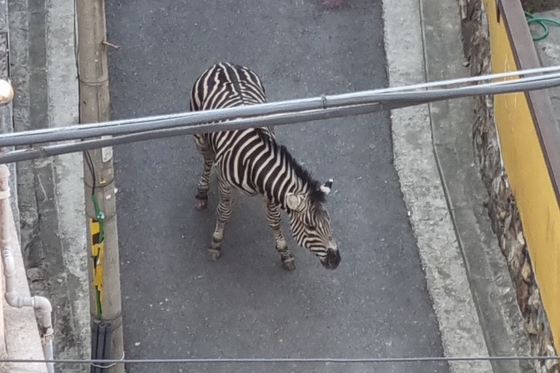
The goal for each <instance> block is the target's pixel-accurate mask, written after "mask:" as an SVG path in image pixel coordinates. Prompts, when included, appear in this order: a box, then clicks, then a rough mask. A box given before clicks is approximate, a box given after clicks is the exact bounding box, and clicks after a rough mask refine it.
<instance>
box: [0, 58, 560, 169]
mask: <svg viewBox="0 0 560 373" xmlns="http://www.w3.org/2000/svg"><path fill="white" fill-rule="evenodd" d="M558 68H559V67H556V68H555V69H558ZM534 70H535V69H533V70H532V71H534ZM528 71H531V70H528ZM508 74H510V73H506V74H497V75H501V76H503V75H508ZM516 74H518V75H527V74H528V72H527V71H518V72H516ZM490 77H492V76H491V75H488V76H486V79H489V78H490ZM453 81H457V80H453ZM461 81H462V80H461ZM449 82H452V81H442V82H439V83H438V84H440V85H443V84H450V83H449ZM427 84H431V83H427ZM558 85H560V73H552V74H547V75H539V76H533V77H524V78H519V79H513V80H504V81H499V82H493V83H486V84H480V85H474V86H466V87H460V88H448V89H435V90H427V91H410V89H411V87H410V86H409V87H403V89H402V90H403V91H402V92H401V91H397V88H389V89H381V90H371V91H362V92H354V93H347V94H341V95H332V96H321V97H318V98H309V99H301V100H289V101H280V102H272V103H266V104H260V105H251V106H243V107H234V108H228V109H220V110H208V111H199V112H187V113H180V114H171V115H163V116H157V117H147V118H140V119H132V120H130V119H129V120H121V121H110V122H103V123H96V124H91V125H79V126H69V127H63V128H54V129H48V130H37V131H26V132H18V133H11V134H4V135H0V147H4V146H6V147H7V146H21V145H31V144H36V143H43V142H56V141H67V140H77V139H83V138H90V137H101V136H110V138H102V139H93V140H85V141H82V142H78V143H70V144H68V143H66V144H58V145H48V146H41V147H36V148H28V149H24V150H15V151H10V152H6V153H4V154H0V163H10V162H17V161H23V160H30V159H35V158H44V157H49V156H53V155H60V154H65V153H73V152H81V151H84V150H90V149H96V148H101V147H107V146H113V145H119V144H124V143H130V142H136V141H145V140H150V139H156V138H164V137H172V136H181V135H188V134H194V133H200V132H213V131H224V130H234V129H244V128H250V127H263V126H277V125H284V124H293V123H301V122H307V121H313V120H322V119H330V118H337V117H343V116H349V115H362V114H367V113H372V112H376V111H381V110H392V109H396V108H402V107H406V106H415V105H421V104H425V103H429V102H433V101H440V100H446V99H452V98H460V97H466V96H474V95H481V94H483V95H486V94H500V93H510V92H516V91H527V90H534V89H544V88H550V87H554V86H558ZM404 89H406V91H404ZM232 118H241V119H234V120H231V119H232ZM223 121H226V122H223ZM219 122H221V123H219Z"/></svg>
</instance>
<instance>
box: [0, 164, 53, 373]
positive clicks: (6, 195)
mask: <svg viewBox="0 0 560 373" xmlns="http://www.w3.org/2000/svg"><path fill="white" fill-rule="evenodd" d="M9 176H10V171H9V170H8V167H7V166H6V165H0V211H1V212H2V216H3V217H4V219H3V220H2V221H0V225H1V229H0V235H1V236H0V250H1V252H2V263H3V265H4V278H5V280H6V283H5V287H6V293H5V295H4V297H5V298H6V302H7V303H8V304H9V305H10V306H12V307H17V308H22V307H33V308H34V309H35V310H36V311H37V313H38V316H39V317H38V319H39V325H41V327H42V334H43V352H44V354H45V359H46V360H53V359H54V354H53V328H52V322H51V314H52V306H51V303H50V302H49V300H48V299H47V298H45V297H40V296H34V297H25V296H23V295H21V294H18V293H17V291H16V289H15V280H14V276H15V274H16V268H15V262H14V253H13V252H12V247H11V242H10V229H9V224H13V222H8V221H7V220H8V218H7V217H8V216H11V214H10V209H11V207H10V187H9V184H8V178H9ZM47 371H48V372H49V373H54V363H47Z"/></svg>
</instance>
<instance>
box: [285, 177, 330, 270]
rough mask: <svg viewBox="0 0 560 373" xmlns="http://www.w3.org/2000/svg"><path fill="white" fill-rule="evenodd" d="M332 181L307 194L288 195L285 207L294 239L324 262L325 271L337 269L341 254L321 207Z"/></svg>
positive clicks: (327, 215) (325, 212) (295, 193)
mask: <svg viewBox="0 0 560 373" xmlns="http://www.w3.org/2000/svg"><path fill="white" fill-rule="evenodd" d="M332 183H333V181H332V179H331V180H329V181H327V182H326V183H325V184H323V185H320V186H318V187H316V188H315V190H311V191H309V192H307V193H299V192H294V193H288V194H287V195H286V206H287V207H288V215H289V216H290V225H291V228H292V233H293V235H294V239H295V241H296V242H297V244H298V245H300V246H303V247H305V248H307V249H309V250H311V252H313V253H314V254H315V255H317V256H318V257H319V259H320V260H321V264H322V265H323V267H325V268H327V269H336V267H338V264H339V263H340V253H339V252H338V247H337V246H336V242H335V241H334V239H333V237H332V233H331V227H330V218H329V214H328V212H327V211H326V210H325V209H324V208H323V206H322V204H323V203H324V202H325V201H326V198H327V195H328V194H329V193H330V191H331V188H332Z"/></svg>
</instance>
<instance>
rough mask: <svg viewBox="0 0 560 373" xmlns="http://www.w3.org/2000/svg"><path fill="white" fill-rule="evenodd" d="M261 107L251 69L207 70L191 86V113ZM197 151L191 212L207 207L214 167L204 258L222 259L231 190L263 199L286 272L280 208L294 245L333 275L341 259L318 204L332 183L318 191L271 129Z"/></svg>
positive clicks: (203, 139)
mask: <svg viewBox="0 0 560 373" xmlns="http://www.w3.org/2000/svg"><path fill="white" fill-rule="evenodd" d="M263 102H266V95H265V90H264V87H263V85H262V82H261V80H260V79H259V77H258V76H257V75H256V74H255V73H254V72H253V71H251V70H250V69H248V68H246V67H242V66H238V65H232V64H229V63H218V64H215V65H214V66H212V67H210V68H209V69H207V70H206V71H205V72H204V73H203V74H202V75H201V76H200V77H199V78H198V79H197V80H196V82H195V83H194V85H193V88H192V93H191V102H190V105H191V110H192V111H198V110H209V109H219V108H227V107H233V106H241V105H253V104H257V103H263ZM194 140H195V143H196V147H197V150H198V152H199V153H200V154H202V156H203V158H204V166H203V171H202V176H201V178H200V181H199V183H198V192H197V195H196V207H197V208H198V209H203V208H205V207H206V205H207V201H208V189H209V181H210V171H211V169H212V166H213V165H214V164H215V165H216V171H217V176H218V192H219V202H218V207H217V222H216V228H215V230H214V233H213V235H212V244H211V247H210V249H209V258H210V259H211V260H217V259H218V258H219V257H220V255H221V242H222V239H223V231H224V226H225V223H226V221H227V220H228V218H229V217H230V215H231V190H232V188H236V189H239V190H242V191H244V192H246V193H248V194H250V195H257V194H260V195H262V197H263V199H264V203H265V210H266V220H267V222H268V224H269V226H270V227H271V229H272V231H273V234H274V239H275V241H276V249H277V250H278V252H279V253H280V256H281V259H282V264H283V267H284V268H285V269H288V270H293V269H295V264H294V258H293V257H292V255H291V254H290V252H289V250H288V246H287V244H286V240H285V239H284V236H283V233H282V230H281V227H280V212H279V210H278V209H279V208H282V209H283V210H285V211H286V212H287V213H288V216H289V218H290V225H291V229H292V233H293V235H294V238H295V240H296V242H297V243H298V244H299V245H301V246H303V247H306V248H308V249H310V250H311V251H312V252H313V253H315V255H317V256H318V257H319V258H320V260H321V263H322V264H323V266H324V267H326V268H329V269H335V268H336V267H337V266H338V264H339V262H340V254H339V251H338V248H337V246H336V243H335V241H334V240H333V238H332V235H331V230H330V225H329V215H328V213H327V212H326V210H325V209H324V208H323V206H322V205H323V203H324V202H325V199H326V197H327V195H328V194H329V192H330V189H331V187H332V180H329V181H327V182H326V183H325V184H323V185H321V184H320V183H319V182H317V181H316V180H314V179H313V178H312V177H311V175H310V174H309V172H307V171H306V170H305V169H303V167H301V166H300V165H299V164H298V163H297V161H296V160H295V159H294V158H293V157H292V156H291V154H290V153H289V151H288V150H287V149H286V148H285V147H284V146H282V145H279V144H278V143H277V142H276V139H275V134H274V130H273V128H266V127H265V128H250V129H245V130H235V131H223V132H214V133H204V134H197V135H194Z"/></svg>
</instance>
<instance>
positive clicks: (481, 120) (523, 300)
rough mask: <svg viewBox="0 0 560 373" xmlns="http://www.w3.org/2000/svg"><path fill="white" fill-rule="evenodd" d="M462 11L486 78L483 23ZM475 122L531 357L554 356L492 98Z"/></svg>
mask: <svg viewBox="0 0 560 373" xmlns="http://www.w3.org/2000/svg"><path fill="white" fill-rule="evenodd" d="M459 1H460V4H461V7H462V9H463V25H462V26H463V38H464V47H465V54H466V56H467V58H468V59H469V63H470V69H471V74H472V75H481V74H489V73H491V71H490V66H491V60H490V59H491V54H490V44H489V37H488V23H487V22H488V21H487V17H486V13H485V12H484V9H483V6H482V2H481V0H459ZM475 102H476V104H475V107H476V122H475V123H474V124H473V144H474V149H475V155H476V159H477V162H478V166H479V167H480V171H481V176H482V179H483V182H484V184H485V186H486V189H487V191H488V196H489V199H488V203H487V208H488V213H489V215H490V218H491V220H492V228H493V230H494V233H495V234H496V236H497V237H498V241H499V245H500V248H501V250H502V253H503V254H504V256H505V257H506V258H507V261H508V264H509V270H510V275H511V277H512V280H513V282H514V284H515V286H516V292H517V301H518V304H519V308H520V311H521V314H522V315H523V318H524V320H525V330H526V332H527V333H528V335H529V338H530V341H531V352H532V354H533V355H549V356H551V355H555V354H556V352H555V349H554V345H553V338H552V333H551V330H550V325H549V322H548V319H547V316H546V313H545V310H544V307H543V304H542V301H541V298H540V293H539V287H538V283H537V281H536V279H535V274H534V270H533V265H532V263H531V258H530V255H529V251H528V248H527V244H526V242H525V237H524V234H523V227H522V222H521V218H520V214H519V210H518V208H517V204H516V202H515V198H514V196H513V194H512V190H511V188H510V185H509V182H508V177H507V175H506V172H505V170H504V165H503V161H502V155H501V149H500V142H499V135H498V131H497V127H496V124H495V118H494V110H493V105H494V102H493V98H492V97H489V96H479V97H477V98H476V99H475ZM535 365H536V368H537V370H538V371H539V372H551V373H552V372H559V367H558V362H556V361H554V360H548V361H546V362H544V361H543V362H539V363H535Z"/></svg>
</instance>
